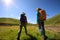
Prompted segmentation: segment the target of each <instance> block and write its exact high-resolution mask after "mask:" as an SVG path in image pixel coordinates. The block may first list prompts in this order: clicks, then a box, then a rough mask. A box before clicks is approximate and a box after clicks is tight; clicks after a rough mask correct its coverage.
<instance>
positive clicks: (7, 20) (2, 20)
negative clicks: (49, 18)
mask: <svg viewBox="0 0 60 40" xmlns="http://www.w3.org/2000/svg"><path fill="white" fill-rule="evenodd" d="M0 23H7V24H19V20H17V19H13V18H0Z"/></svg>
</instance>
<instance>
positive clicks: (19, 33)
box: [17, 25, 22, 40]
mask: <svg viewBox="0 0 60 40" xmlns="http://www.w3.org/2000/svg"><path fill="white" fill-rule="evenodd" d="M21 31H22V25H20V30H19V32H18V37H17V40H19V38H20V35H21Z"/></svg>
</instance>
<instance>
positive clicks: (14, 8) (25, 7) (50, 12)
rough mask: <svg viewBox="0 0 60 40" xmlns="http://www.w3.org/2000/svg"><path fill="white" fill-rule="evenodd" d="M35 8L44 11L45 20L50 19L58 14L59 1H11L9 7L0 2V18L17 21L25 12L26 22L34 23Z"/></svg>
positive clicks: (59, 9)
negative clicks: (45, 14)
mask: <svg viewBox="0 0 60 40" xmlns="http://www.w3.org/2000/svg"><path fill="white" fill-rule="evenodd" d="M7 3H8V2H7ZM36 8H42V9H44V10H46V13H47V18H50V17H53V16H54V15H56V14H60V0H13V4H12V3H11V5H10V4H7V5H6V4H5V3H4V2H2V1H1V0H0V17H9V18H16V19H19V17H20V14H21V13H22V12H25V13H26V16H27V19H28V22H30V23H36Z"/></svg>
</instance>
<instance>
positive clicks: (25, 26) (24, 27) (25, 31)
mask: <svg viewBox="0 0 60 40" xmlns="http://www.w3.org/2000/svg"><path fill="white" fill-rule="evenodd" d="M24 28H25V33H26V34H27V28H26V25H24Z"/></svg>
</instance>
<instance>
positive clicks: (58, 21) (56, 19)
mask: <svg viewBox="0 0 60 40" xmlns="http://www.w3.org/2000/svg"><path fill="white" fill-rule="evenodd" d="M45 24H47V25H60V14H57V15H55V16H53V17H52V18H49V19H47V20H46V22H45Z"/></svg>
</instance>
